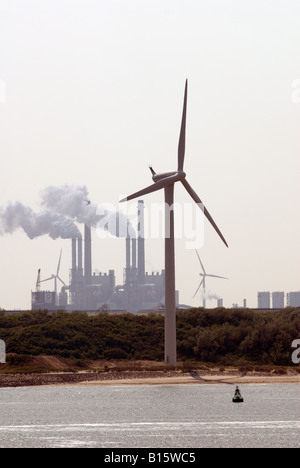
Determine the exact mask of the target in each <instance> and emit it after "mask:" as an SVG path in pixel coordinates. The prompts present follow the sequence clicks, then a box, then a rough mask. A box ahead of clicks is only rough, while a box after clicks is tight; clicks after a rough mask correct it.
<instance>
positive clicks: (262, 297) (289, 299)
mask: <svg viewBox="0 0 300 468" xmlns="http://www.w3.org/2000/svg"><path fill="white" fill-rule="evenodd" d="M271 297H272V306H271ZM257 299H258V309H271V308H272V309H274V310H280V309H284V308H285V307H286V306H290V307H300V291H295V292H289V293H287V294H286V303H285V300H284V299H285V293H284V291H275V292H272V294H271V293H270V292H269V291H264V292H258V293H257Z"/></svg>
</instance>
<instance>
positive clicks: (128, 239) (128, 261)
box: [126, 221, 130, 272]
mask: <svg viewBox="0 0 300 468" xmlns="http://www.w3.org/2000/svg"><path fill="white" fill-rule="evenodd" d="M128 226H129V221H127V237H126V271H127V272H128V271H129V270H130V237H129V232H128Z"/></svg>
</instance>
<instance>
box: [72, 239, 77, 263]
mask: <svg viewBox="0 0 300 468" xmlns="http://www.w3.org/2000/svg"><path fill="white" fill-rule="evenodd" d="M76 269H77V261H76V238H73V239H72V270H73V271H76Z"/></svg>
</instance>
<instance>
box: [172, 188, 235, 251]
mask: <svg viewBox="0 0 300 468" xmlns="http://www.w3.org/2000/svg"><path fill="white" fill-rule="evenodd" d="M181 182H182V184H183V185H184V187H185V188H186V190H187V192H188V193H189V194H190V196H191V197H192V199H193V200H194V201H195V202H196V203H200V204H201V205H202V206H203V208H204V214H205V216H206V217H207V219H208V221H209V222H210V224H211V225H212V226H213V228H214V229H215V231H216V232H217V233H218V234H219V236H220V238H221V239H222V241H223V242H224V244H225V245H226V247H228V244H227V242H226V240H225V239H224V236H223V234H222V233H221V231H220V229H219V228H218V226H217V225H216V223H215V222H214V220H213V219H212V217H211V215H210V213H209V212H208V210H207V209H206V208H205V206H204V205H203V203H202V201H201V200H200V198H199V197H198V195H197V194H196V192H195V191H194V190H193V189H192V187H191V186H190V184H189V183H188V181H187V180H186V179H182V180H181Z"/></svg>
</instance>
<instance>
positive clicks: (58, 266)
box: [56, 249, 62, 275]
mask: <svg viewBox="0 0 300 468" xmlns="http://www.w3.org/2000/svg"><path fill="white" fill-rule="evenodd" d="M61 256H62V249H61V251H60V256H59V261H58V265H57V272H56V275H58V274H59V270H60V262H61Z"/></svg>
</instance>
